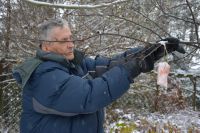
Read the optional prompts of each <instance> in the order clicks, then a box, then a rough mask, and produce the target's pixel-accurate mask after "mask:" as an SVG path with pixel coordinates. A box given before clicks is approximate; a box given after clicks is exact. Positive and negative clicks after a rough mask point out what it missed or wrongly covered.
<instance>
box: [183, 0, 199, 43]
mask: <svg viewBox="0 0 200 133" xmlns="http://www.w3.org/2000/svg"><path fill="white" fill-rule="evenodd" d="M186 2H187V5H188V8H189V9H190V12H191V15H192V20H193V22H194V25H195V33H196V36H197V42H198V43H199V33H198V25H197V23H196V19H195V16H194V13H193V11H192V8H191V6H190V3H189V2H188V0H186Z"/></svg>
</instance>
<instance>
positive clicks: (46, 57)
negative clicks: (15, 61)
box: [12, 50, 84, 88]
mask: <svg viewBox="0 0 200 133" xmlns="http://www.w3.org/2000/svg"><path fill="white" fill-rule="evenodd" d="M83 58H84V54H83V53H82V52H80V51H78V50H74V59H73V60H72V61H68V60H67V59H66V58H65V57H63V56H61V55H58V54H56V53H52V52H45V51H42V50H38V51H37V52H36V57H34V58H30V59H28V60H26V61H25V62H24V63H22V64H20V65H18V66H16V67H14V68H13V70H12V72H13V77H14V78H15V79H16V81H17V83H18V84H20V85H21V86H22V88H23V87H24V86H25V85H26V82H27V81H28V79H29V78H30V76H31V75H32V73H33V72H34V70H35V69H36V68H37V67H38V66H39V65H40V64H41V63H42V62H43V61H54V62H58V63H60V64H62V65H64V66H65V67H67V68H75V67H76V65H80V64H81V63H82V60H83Z"/></svg>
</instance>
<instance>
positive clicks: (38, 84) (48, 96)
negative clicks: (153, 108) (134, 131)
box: [32, 64, 130, 116]
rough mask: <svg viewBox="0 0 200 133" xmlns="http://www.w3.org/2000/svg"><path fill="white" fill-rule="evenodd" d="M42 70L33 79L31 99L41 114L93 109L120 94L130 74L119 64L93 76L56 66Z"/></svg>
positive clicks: (123, 91)
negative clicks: (74, 72)
mask: <svg viewBox="0 0 200 133" xmlns="http://www.w3.org/2000/svg"><path fill="white" fill-rule="evenodd" d="M40 67H42V65H40V66H39V68H40ZM48 67H49V64H48ZM39 68H38V69H39ZM41 73H42V74H36V75H37V76H36V77H37V78H33V80H32V88H33V99H32V101H33V108H34V110H35V111H36V112H38V113H44V114H56V115H62V116H73V115H78V114H87V113H93V112H96V111H97V110H99V109H102V108H103V107H105V106H107V105H108V104H110V103H111V102H112V101H113V100H116V99H117V98H119V97H120V96H121V95H122V94H123V93H125V92H126V91H127V89H128V88H129V84H130V81H129V79H128V77H129V75H128V73H127V71H126V70H125V69H124V68H123V67H121V66H118V67H114V68H113V69H111V70H109V71H107V72H106V73H104V74H103V75H102V76H101V77H98V78H95V79H93V80H87V79H82V78H81V77H79V76H75V75H70V74H69V73H68V72H67V71H64V70H63V69H60V68H59V67H50V68H49V69H48V70H47V71H45V72H41Z"/></svg>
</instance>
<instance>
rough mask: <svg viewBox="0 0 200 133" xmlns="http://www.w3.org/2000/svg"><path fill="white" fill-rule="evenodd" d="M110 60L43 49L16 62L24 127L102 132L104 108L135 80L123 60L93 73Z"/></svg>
mask: <svg viewBox="0 0 200 133" xmlns="http://www.w3.org/2000/svg"><path fill="white" fill-rule="evenodd" d="M125 54H126V53H124V54H122V55H121V56H125ZM77 59H78V60H77ZM109 62H110V59H108V58H103V57H100V56H98V57H96V58H95V59H90V58H87V57H84V56H83V55H81V54H80V53H79V52H75V59H74V60H73V61H71V62H69V61H68V60H66V59H65V58H64V57H62V56H60V55H57V54H54V53H47V52H44V51H41V50H39V51H38V52H37V55H36V57H35V58H32V59H29V60H27V61H25V62H24V63H23V64H21V65H20V66H18V67H16V68H15V69H14V70H13V75H14V77H15V79H16V80H17V81H18V83H20V84H21V86H22V87H23V101H22V103H23V105H22V107H23V112H22V115H21V122H20V132H21V133H102V132H103V120H104V112H103V108H104V107H105V106H107V105H108V104H110V103H111V102H113V101H114V100H116V99H117V98H119V97H120V96H121V95H122V94H123V93H125V92H126V91H127V89H128V88H129V84H130V82H131V81H130V80H129V73H128V71H127V70H126V69H125V68H124V67H123V66H120V65H119V66H116V67H113V68H112V69H110V70H109V71H107V72H105V73H104V74H103V75H102V76H100V77H95V76H94V75H95V74H94V73H95V70H96V68H97V67H106V66H108V65H109ZM91 75H93V77H92V76H91ZM96 76H97V75H96Z"/></svg>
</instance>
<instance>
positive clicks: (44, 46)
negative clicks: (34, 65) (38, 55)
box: [41, 43, 49, 52]
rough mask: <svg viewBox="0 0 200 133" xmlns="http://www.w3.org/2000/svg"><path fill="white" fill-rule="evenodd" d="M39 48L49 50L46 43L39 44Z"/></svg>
mask: <svg viewBox="0 0 200 133" xmlns="http://www.w3.org/2000/svg"><path fill="white" fill-rule="evenodd" d="M41 49H42V50H43V51H47V52H48V51H49V47H48V45H47V44H46V43H43V44H41Z"/></svg>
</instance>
